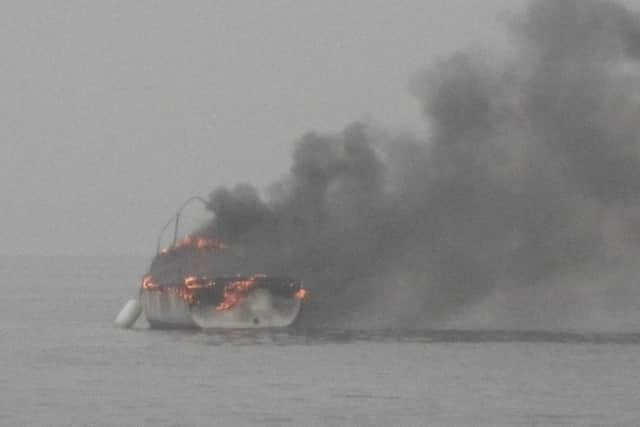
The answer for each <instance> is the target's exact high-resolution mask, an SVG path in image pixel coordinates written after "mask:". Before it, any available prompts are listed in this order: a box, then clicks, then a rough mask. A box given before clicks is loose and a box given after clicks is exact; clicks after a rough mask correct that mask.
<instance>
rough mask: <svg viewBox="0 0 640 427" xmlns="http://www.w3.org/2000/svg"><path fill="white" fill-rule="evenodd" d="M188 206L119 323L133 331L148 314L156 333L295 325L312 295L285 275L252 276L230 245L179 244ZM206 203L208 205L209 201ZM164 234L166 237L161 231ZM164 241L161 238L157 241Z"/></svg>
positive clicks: (200, 240)
mask: <svg viewBox="0 0 640 427" xmlns="http://www.w3.org/2000/svg"><path fill="white" fill-rule="evenodd" d="M192 200H200V201H201V202H204V201H203V199H200V198H198V197H194V198H191V199H189V200H187V202H185V204H184V205H183V206H182V208H181V209H180V210H178V213H177V214H176V215H175V217H174V218H173V219H172V220H171V221H169V222H168V223H167V225H166V226H165V228H163V231H164V230H165V229H166V228H167V227H168V226H169V225H170V224H172V223H173V222H174V221H175V231H174V239H173V244H172V245H171V246H170V247H169V248H166V249H162V250H160V249H159V247H160V245H158V251H157V254H156V256H155V258H154V260H153V262H152V263H151V267H150V269H149V272H148V274H147V275H146V276H145V277H144V278H143V280H142V283H141V285H140V289H139V291H138V298H137V299H134V300H130V301H129V302H127V304H126V305H125V306H124V307H123V309H122V310H121V311H120V313H119V314H118V316H117V318H116V320H115V323H116V325H118V326H120V327H124V328H128V327H131V326H132V325H133V324H134V323H135V321H136V319H137V318H138V317H139V316H140V315H141V314H142V312H144V314H145V317H146V318H147V321H148V322H149V325H150V326H151V327H152V328H268V327H272V328H273V327H285V326H289V325H291V324H292V323H293V322H295V321H296V319H297V318H298V315H299V314H300V309H301V306H302V302H303V300H304V299H305V297H306V296H307V291H306V289H304V288H303V287H302V284H301V283H300V281H297V280H295V279H293V278H290V277H286V276H268V275H265V274H257V273H254V272H247V271H246V270H247V263H246V260H244V259H243V257H242V256H240V255H239V254H238V253H237V252H235V251H233V250H231V248H229V247H228V246H227V245H226V244H225V243H223V242H221V241H219V240H217V239H214V238H210V237H202V236H198V237H195V236H190V235H187V236H186V237H185V238H184V239H183V240H182V241H177V233H178V221H179V218H180V212H181V210H182V209H183V208H184V207H185V206H186V205H187V204H188V203H189V202H190V201H192ZM204 203H206V202H204ZM161 235H162V232H161ZM158 241H160V238H159V239H158Z"/></svg>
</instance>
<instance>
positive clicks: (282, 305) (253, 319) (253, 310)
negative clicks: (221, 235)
mask: <svg viewBox="0 0 640 427" xmlns="http://www.w3.org/2000/svg"><path fill="white" fill-rule="evenodd" d="M140 303H141V305H142V310H143V312H144V314H145V317H146V318H147V321H148V322H149V326H150V327H152V328H158V329H175V328H181V329H194V328H203V329H216V328H221V329H223V328H236V329H237V328H282V327H287V326H290V325H291V324H293V323H294V322H295V321H296V320H297V318H298V316H299V314H300V310H301V306H302V301H300V300H298V299H297V298H295V297H292V296H284V295H282V294H278V293H272V292H269V291H268V290H265V289H256V290H253V291H251V292H250V293H249V294H248V295H247V298H246V299H244V300H243V301H242V302H241V303H239V304H237V305H235V306H234V307H233V308H231V309H228V310H219V309H218V306H217V305H216V304H210V303H196V304H191V303H189V302H187V301H186V300H185V299H184V298H183V297H181V296H180V295H179V294H178V293H175V292H170V291H151V290H145V289H143V290H141V292H140Z"/></svg>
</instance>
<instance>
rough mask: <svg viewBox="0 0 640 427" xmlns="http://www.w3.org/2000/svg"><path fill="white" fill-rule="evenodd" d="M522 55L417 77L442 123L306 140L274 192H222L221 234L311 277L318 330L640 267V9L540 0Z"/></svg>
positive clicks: (425, 318)
mask: <svg viewBox="0 0 640 427" xmlns="http://www.w3.org/2000/svg"><path fill="white" fill-rule="evenodd" d="M510 30H511V31H510V33H509V34H510V37H511V40H512V42H513V44H512V50H511V51H510V52H511V53H509V54H507V55H505V57H500V56H499V55H497V54H496V57H495V58H487V57H486V56H485V57H483V56H481V55H478V54H475V53H474V52H462V53H458V54H456V55H454V56H453V57H451V58H449V59H447V60H444V61H442V62H441V63H439V64H438V65H436V66H435V67H433V69H431V70H429V71H426V72H424V73H421V74H419V75H417V76H416V77H415V78H414V79H412V83H411V89H412V92H413V93H414V94H415V95H416V96H417V97H418V98H419V100H420V102H421V105H422V107H423V111H424V113H425V116H426V119H427V121H428V123H429V127H430V129H431V131H432V136H431V138H430V140H429V141H417V140H411V139H409V138H404V137H398V138H389V137H388V136H386V135H385V134H384V133H383V132H378V131H377V130H376V129H375V127H373V126H368V125H364V124H358V123H356V124H353V125H350V126H348V127H347V128H346V129H345V130H344V131H343V132H342V133H340V134H331V135H326V134H316V133H310V134H307V135H305V136H304V137H302V138H301V139H300V141H299V142H298V143H297V145H296V147H295V151H294V153H293V165H292V167H291V170H290V172H289V174H288V175H287V176H286V177H284V179H283V180H282V181H281V182H279V183H277V184H276V185H274V186H273V188H272V190H271V191H270V196H269V197H268V198H267V199H263V198H261V196H260V195H259V194H258V192H257V191H256V190H255V189H254V188H253V187H251V186H249V185H238V186H236V187H235V188H233V189H228V188H219V189H217V190H215V191H214V192H213V193H212V195H211V198H210V206H209V207H210V210H211V211H212V212H213V213H214V214H215V219H214V220H212V221H211V223H210V224H208V225H206V227H204V229H203V232H204V233H206V234H208V235H214V236H218V237H221V238H222V239H224V240H226V241H228V242H229V243H230V244H231V245H232V246H233V247H234V248H237V251H239V252H241V253H242V255H243V258H244V262H245V265H244V268H246V269H249V270H253V271H258V270H259V271H264V272H267V273H286V274H290V275H294V276H298V277H299V278H301V279H302V280H303V281H304V283H305V284H306V286H307V287H308V288H310V290H311V295H312V296H313V297H312V298H311V299H310V300H309V306H308V308H307V311H306V313H305V318H304V321H306V322H308V323H310V324H314V325H336V326H337V325H340V326H344V325H359V326H361V327H362V326H365V325H375V326H377V327H380V326H399V327H402V326H433V325H435V324H437V322H441V321H443V320H446V319H447V318H450V317H451V316H453V315H456V314H458V313H459V312H460V310H461V309H463V308H465V307H469V306H470V305H472V304H474V303H476V302H479V301H481V300H482V299H483V298H485V297H486V296H487V295H490V294H491V293H492V292H494V291H495V290H496V289H513V288H526V289H530V288H533V289H544V288H548V287H550V286H555V285H554V284H555V283H557V277H562V276H563V275H571V274H574V273H576V272H578V271H582V272H584V271H598V270H600V269H606V268H609V267H611V266H616V265H619V263H620V262H622V261H624V260H629V265H632V264H633V257H634V256H636V255H638V248H639V246H640V233H639V232H638V230H640V229H639V228H638V227H636V225H639V223H640V221H639V220H638V219H637V217H638V216H637V215H636V212H640V209H639V207H640V204H639V203H638V202H639V196H640V141H639V137H640V120H639V118H640V115H639V114H638V113H639V112H640V109H639V106H640V103H639V100H640V98H639V97H638V89H637V88H638V87H640V86H639V83H640V67H639V66H640V64H638V62H637V60H638V55H640V21H639V20H638V17H637V16H636V15H634V14H632V13H631V12H630V11H628V10H627V9H625V8H624V7H622V6H620V5H617V4H614V3H612V2H607V1H598V0H556V1H534V2H532V3H531V4H530V5H529V7H528V9H527V11H526V13H524V14H523V15H522V16H521V18H520V19H519V20H518V21H517V22H515V23H514V25H513V27H512V28H511V29H510Z"/></svg>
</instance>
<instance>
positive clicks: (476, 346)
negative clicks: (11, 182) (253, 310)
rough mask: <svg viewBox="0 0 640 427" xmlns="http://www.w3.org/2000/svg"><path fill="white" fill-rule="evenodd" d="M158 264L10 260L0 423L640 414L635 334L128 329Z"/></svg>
mask: <svg viewBox="0 0 640 427" xmlns="http://www.w3.org/2000/svg"><path fill="white" fill-rule="evenodd" d="M146 262H147V260H145V259H135V258H125V257H121V258H118V257H111V258H90V257H83V258H71V257H66V258H65V257H57V258H44V257H40V258H35V257H2V258H0V272H1V273H2V274H1V275H0V286H2V290H3V298H2V299H1V300H0V343H1V344H2V352H1V353H0V425H3V426H4V425H7V426H23V425H24V426H31V425H32V426H68V425H74V426H76V425H77V426H84V425H92V426H112V425H117V426H122V425H139V426H183V425H184V426H200V425H202V426H205V425H206V426H211V425H221V426H228V425H273V426H280V425H284V426H287V425H291V426H297V425H305V426H313V425H376V426H387V425H408V426H412V425H415V426H422V425H425V426H562V425H575V426H600V425H602V426H612V425H620V426H637V425H640V335H637V334H569V333H557V334H549V333H534V332H530V333H510V332H500V331H493V332H461V331H373V332H372V331H340V330H331V331H326V330H324V331H318V330H313V331H311V330H297V329H292V330H286V331H258V332H256V331H253V332H247V331H226V332H184V331H152V330H148V329H147V328H146V323H145V322H144V321H143V320H140V321H138V323H137V325H136V328H135V329H133V330H129V331H122V330H118V329H115V328H114V327H112V320H113V318H114V316H115V315H116V314H117V312H118V310H119V309H120V308H121V306H122V305H123V303H124V302H125V301H126V300H127V299H128V298H129V297H130V296H131V295H132V294H133V293H134V290H135V286H136V282H137V280H138V279H139V277H140V276H141V274H142V273H143V270H144V268H145V266H146Z"/></svg>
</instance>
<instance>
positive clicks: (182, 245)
mask: <svg viewBox="0 0 640 427" xmlns="http://www.w3.org/2000/svg"><path fill="white" fill-rule="evenodd" d="M187 248H190V249H197V250H201V251H202V250H205V251H207V250H209V251H212V250H222V249H226V248H227V245H226V244H225V243H224V242H222V241H220V240H216V239H209V238H207V237H199V236H191V235H187V236H185V238H184V239H183V240H182V241H180V242H178V243H176V244H175V245H173V246H170V247H168V248H164V249H162V250H161V251H160V254H162V255H167V254H169V253H172V252H175V251H179V250H181V249H187Z"/></svg>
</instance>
